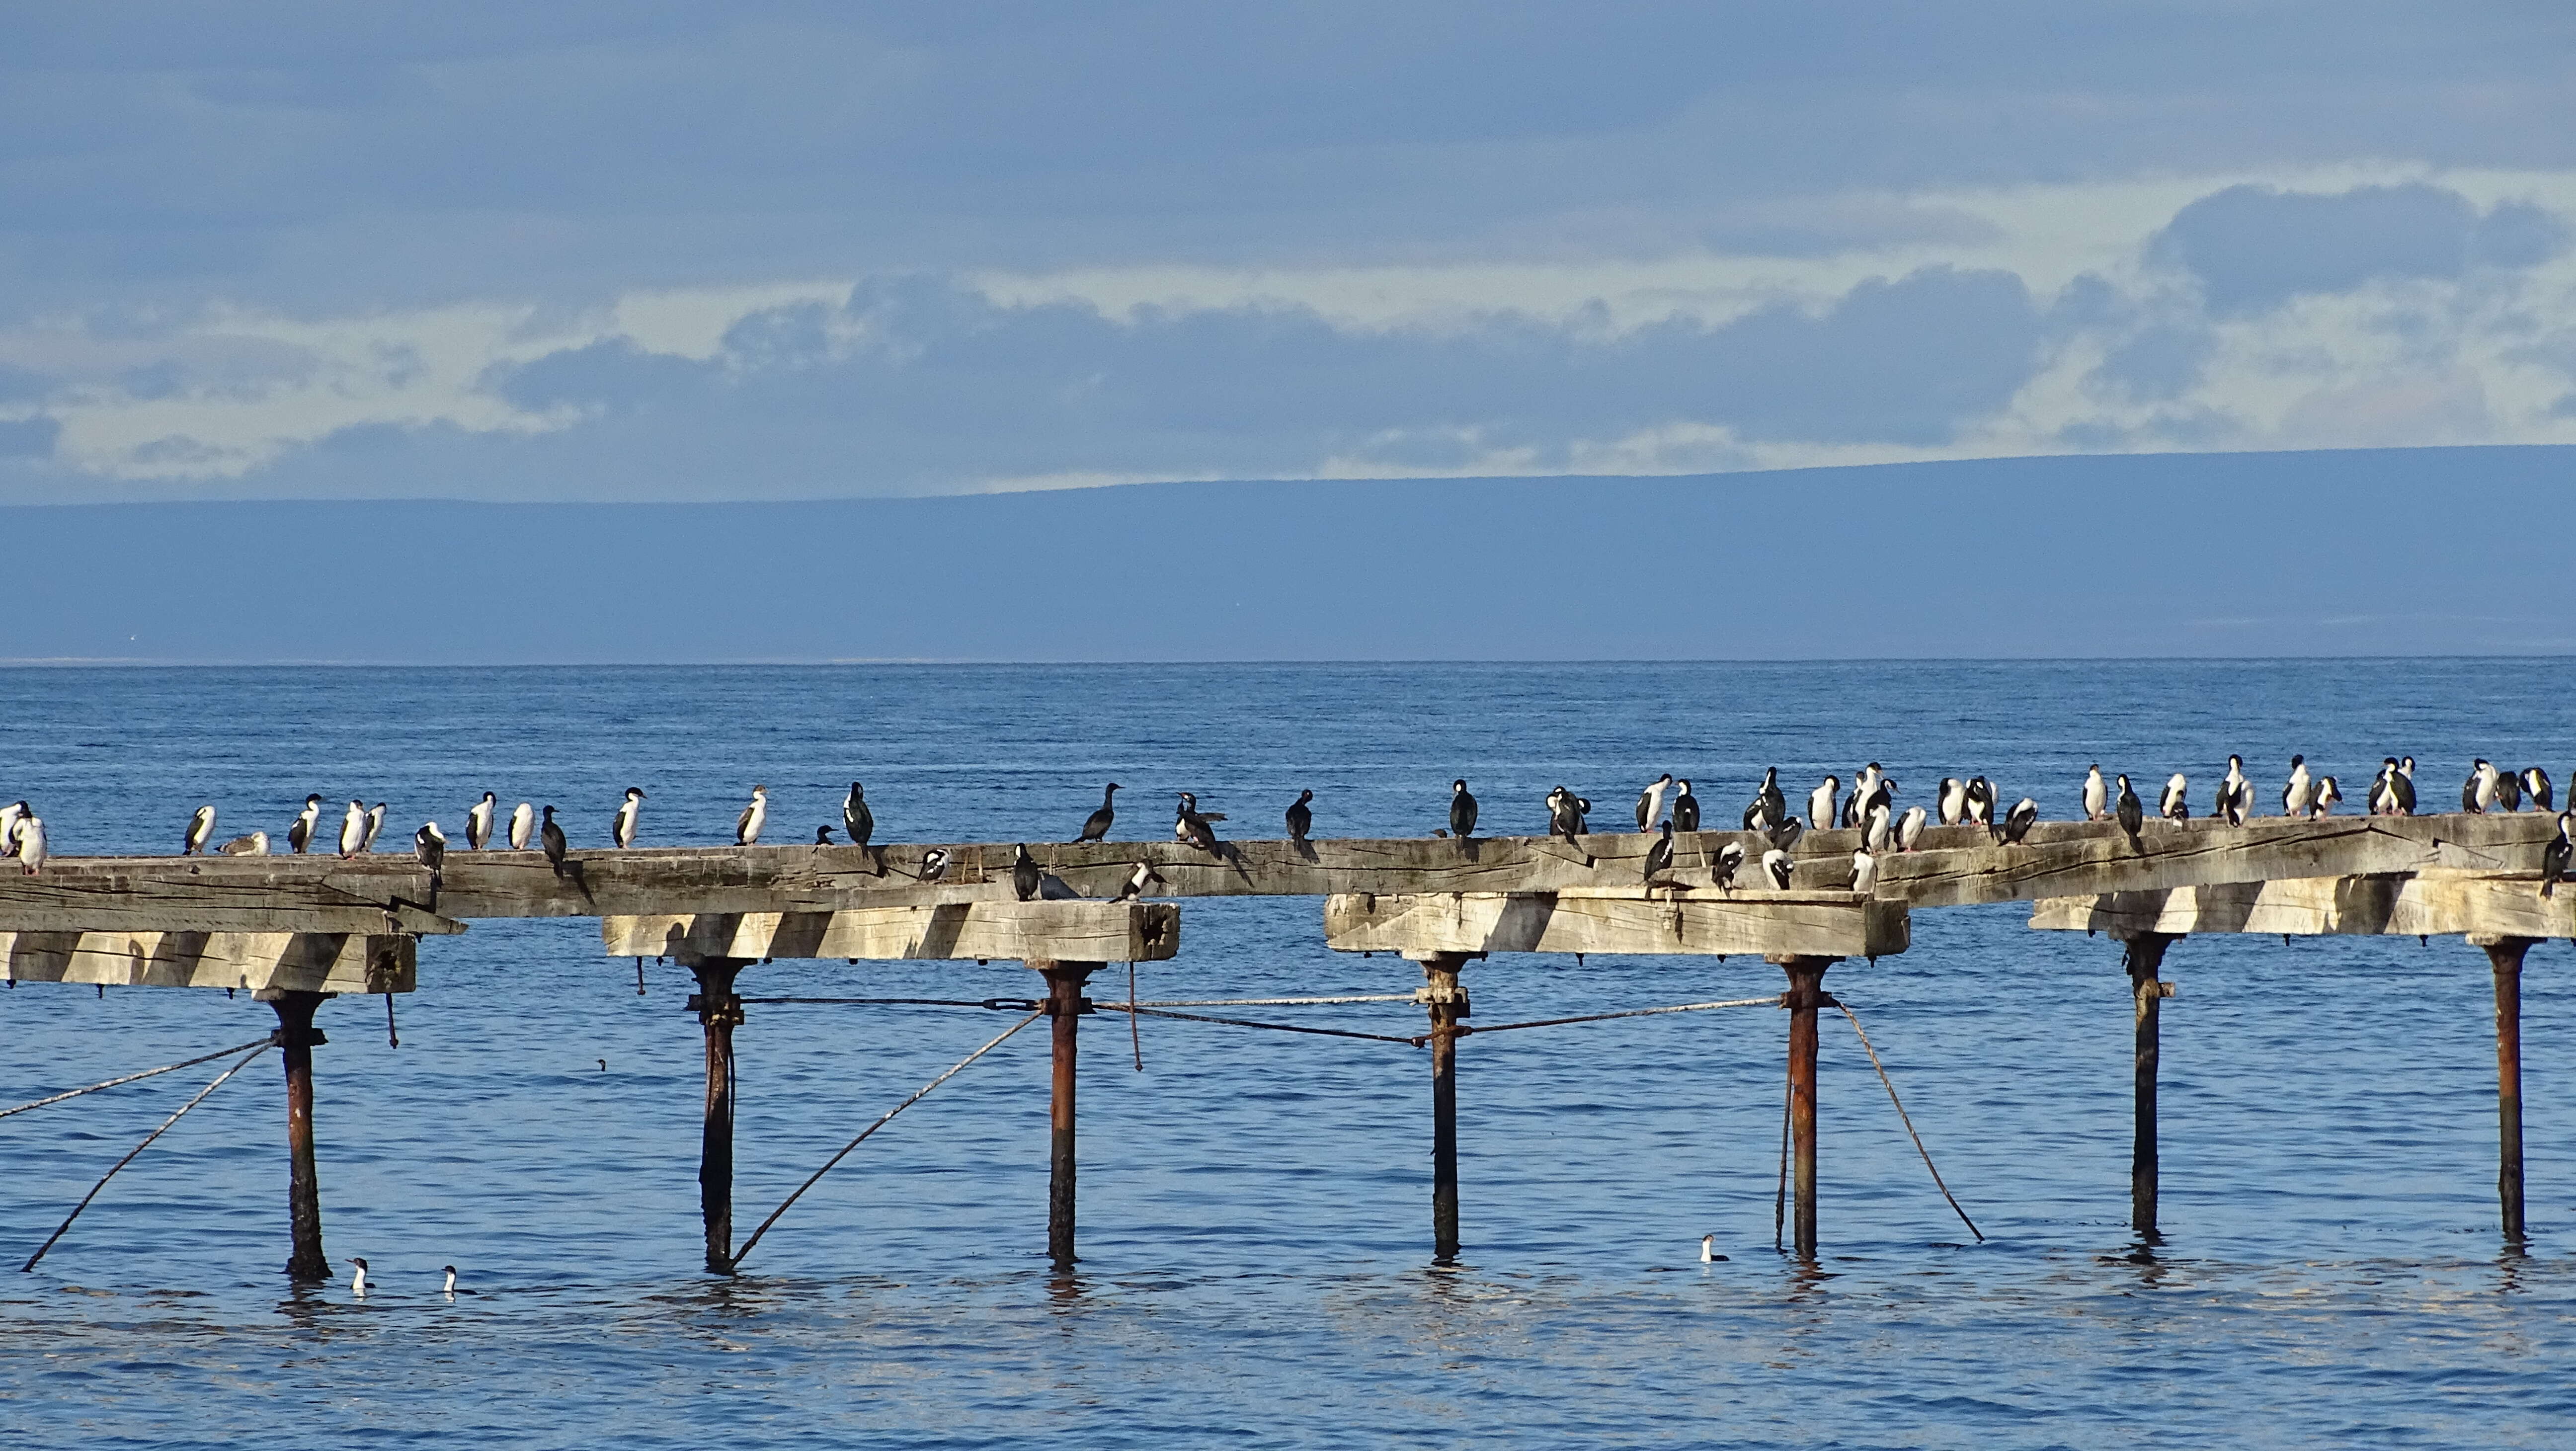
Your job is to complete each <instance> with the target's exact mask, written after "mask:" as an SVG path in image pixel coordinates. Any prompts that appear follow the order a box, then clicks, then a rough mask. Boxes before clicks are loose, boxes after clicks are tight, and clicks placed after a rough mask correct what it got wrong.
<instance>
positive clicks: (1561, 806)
mask: <svg viewBox="0 0 2576 1451" xmlns="http://www.w3.org/2000/svg"><path fill="white" fill-rule="evenodd" d="M1581 800H1582V798H1581V797H1579V796H1577V795H1575V794H1574V793H1573V792H1571V791H1568V790H1566V789H1565V788H1564V787H1562V786H1559V787H1557V788H1556V789H1555V790H1553V791H1550V792H1549V793H1547V834H1548V835H1550V836H1561V837H1564V838H1565V839H1566V840H1567V841H1572V840H1574V839H1575V838H1576V837H1578V836H1581V835H1582V834H1583V809H1582V807H1580V806H1579V805H1577V804H1576V803H1578V802H1579V801H1581Z"/></svg>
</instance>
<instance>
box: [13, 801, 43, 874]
mask: <svg viewBox="0 0 2576 1451" xmlns="http://www.w3.org/2000/svg"><path fill="white" fill-rule="evenodd" d="M14 841H15V845H16V848H17V852H18V869H19V870H20V871H21V872H23V873H25V874H26V875H28V876H31V877H32V876H34V875H36V874H37V873H38V872H41V871H43V870H44V869H45V818H43V817H41V816H38V815H37V814H36V813H34V812H32V811H30V812H27V813H25V814H24V815H22V816H20V817H19V818H18V830H17V835H16V837H15V839H14Z"/></svg>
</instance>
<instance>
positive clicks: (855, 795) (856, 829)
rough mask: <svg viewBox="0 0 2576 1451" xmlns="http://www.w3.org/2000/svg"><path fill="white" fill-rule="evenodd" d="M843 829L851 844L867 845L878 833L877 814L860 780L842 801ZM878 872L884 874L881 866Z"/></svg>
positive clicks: (854, 782) (851, 784)
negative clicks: (869, 803)
mask: <svg viewBox="0 0 2576 1451" xmlns="http://www.w3.org/2000/svg"><path fill="white" fill-rule="evenodd" d="M841 831H842V834H843V835H845V836H847V837H848V838H849V842H850V845H852V846H855V847H865V846H866V845H867V844H868V839H869V838H870V837H873V836H875V835H876V834H877V814H876V813H875V812H873V811H870V810H869V809H868V793H867V791H866V789H865V788H863V787H861V786H860V785H859V783H858V782H856V781H853V782H851V783H850V794H849V796H848V798H847V799H845V800H843V801H842V802H841ZM878 874H879V875H880V876H882V875H883V874H884V872H883V869H882V867H880V869H879V872H878Z"/></svg>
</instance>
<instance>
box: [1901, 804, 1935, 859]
mask: <svg viewBox="0 0 2576 1451" xmlns="http://www.w3.org/2000/svg"><path fill="white" fill-rule="evenodd" d="M1931 824H1932V823H1931V813H1930V812H1928V811H1925V810H1924V809H1923V808H1922V807H1920V806H1908V807H1906V808H1905V814H1904V815H1903V816H1900V817H1898V818H1896V849H1897V850H1898V851H1912V850H1914V849H1915V847H1916V846H1918V845H1920V844H1921V843H1922V841H1923V830H1924V828H1925V827H1927V826H1929V825H1931Z"/></svg>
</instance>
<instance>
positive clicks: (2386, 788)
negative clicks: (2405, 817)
mask: <svg viewBox="0 0 2576 1451" xmlns="http://www.w3.org/2000/svg"><path fill="white" fill-rule="evenodd" d="M2396 775H2397V758H2396V757H2395V756H2382V757H2380V758H2379V774H2378V775H2376V776H2373V777H2371V778H2370V789H2369V790H2367V791H2364V792H2363V793H2361V807H2362V810H2364V811H2366V812H2368V813H2370V814H2371V815H2373V816H2395V815H2396V814H2397V800H2396V793H2395V791H2394V790H2393V789H2391V787H2390V785H2389V782H2390V781H2391V780H2392V779H2394V778H2395V777H2396Z"/></svg>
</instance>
